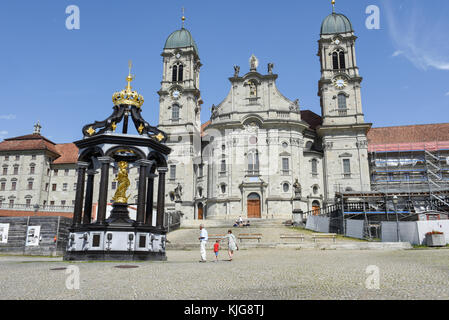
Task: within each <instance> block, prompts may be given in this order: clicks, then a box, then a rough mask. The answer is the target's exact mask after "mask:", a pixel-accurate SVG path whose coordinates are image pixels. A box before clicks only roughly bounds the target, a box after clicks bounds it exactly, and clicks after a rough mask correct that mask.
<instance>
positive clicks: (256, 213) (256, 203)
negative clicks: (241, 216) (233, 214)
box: [247, 193, 261, 218]
mask: <svg viewBox="0 0 449 320" xmlns="http://www.w3.org/2000/svg"><path fill="white" fill-rule="evenodd" d="M247 206H248V208H247V210H248V218H261V213H260V196H259V195H258V194H257V193H251V194H250V195H249V196H248V203H247Z"/></svg>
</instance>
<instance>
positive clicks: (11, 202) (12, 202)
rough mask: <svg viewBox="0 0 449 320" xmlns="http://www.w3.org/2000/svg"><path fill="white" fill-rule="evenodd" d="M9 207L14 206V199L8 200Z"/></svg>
mask: <svg viewBox="0 0 449 320" xmlns="http://www.w3.org/2000/svg"><path fill="white" fill-rule="evenodd" d="M9 207H10V208H12V207H14V200H9Z"/></svg>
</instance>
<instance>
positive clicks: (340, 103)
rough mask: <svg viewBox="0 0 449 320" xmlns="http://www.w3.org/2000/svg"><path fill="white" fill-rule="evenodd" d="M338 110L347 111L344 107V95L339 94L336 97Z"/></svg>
mask: <svg viewBox="0 0 449 320" xmlns="http://www.w3.org/2000/svg"><path fill="white" fill-rule="evenodd" d="M338 109H347V107H346V95H345V94H344V93H340V94H339V95H338Z"/></svg>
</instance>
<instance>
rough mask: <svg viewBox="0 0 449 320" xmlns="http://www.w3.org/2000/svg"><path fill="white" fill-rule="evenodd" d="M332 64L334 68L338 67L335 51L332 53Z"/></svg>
mask: <svg viewBox="0 0 449 320" xmlns="http://www.w3.org/2000/svg"><path fill="white" fill-rule="evenodd" d="M332 65H333V67H334V70H338V69H340V64H339V63H338V53H337V52H334V53H332Z"/></svg>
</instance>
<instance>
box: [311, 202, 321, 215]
mask: <svg viewBox="0 0 449 320" xmlns="http://www.w3.org/2000/svg"><path fill="white" fill-rule="evenodd" d="M312 212H313V215H314V216H319V215H320V214H321V208H320V204H319V203H317V202H316V201H314V202H313V203H312Z"/></svg>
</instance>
